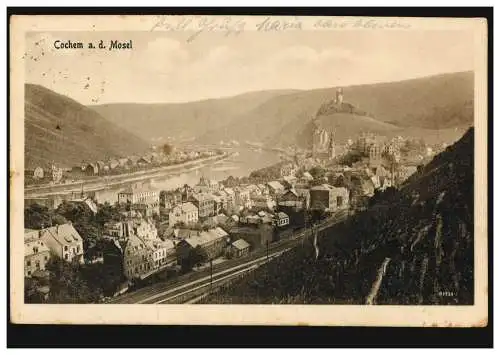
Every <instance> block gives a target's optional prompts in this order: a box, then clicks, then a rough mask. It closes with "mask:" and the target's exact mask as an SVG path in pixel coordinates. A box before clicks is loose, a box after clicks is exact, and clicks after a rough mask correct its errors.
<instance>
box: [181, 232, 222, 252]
mask: <svg viewBox="0 0 500 355" xmlns="http://www.w3.org/2000/svg"><path fill="white" fill-rule="evenodd" d="M228 236H229V234H227V233H226V231H224V230H223V229H222V228H220V227H217V228H214V229H209V230H208V231H201V232H199V234H197V235H195V236H191V237H189V238H186V239H184V241H185V242H186V243H188V244H189V245H190V246H191V247H193V248H196V247H197V246H198V245H199V246H203V245H205V244H208V243H212V242H214V241H216V240H219V239H221V238H225V237H228Z"/></svg>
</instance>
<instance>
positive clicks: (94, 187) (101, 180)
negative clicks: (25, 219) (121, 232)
mask: <svg viewBox="0 0 500 355" xmlns="http://www.w3.org/2000/svg"><path fill="white" fill-rule="evenodd" d="M233 155H234V153H223V154H219V155H216V156H212V157H207V158H202V159H197V160H192V161H189V162H184V163H181V164H176V165H169V166H165V167H159V168H154V169H148V170H142V171H136V172H133V173H127V174H120V175H115V176H105V177H98V178H93V179H89V180H81V181H76V182H72V183H68V184H58V185H48V186H47V185H46V186H41V187H40V186H37V187H26V188H25V189H24V195H25V198H39V197H44V196H51V195H61V194H70V193H72V192H78V191H80V190H81V189H82V188H83V189H84V190H85V191H98V190H103V189H105V188H112V187H117V186H120V185H123V184H127V183H133V182H138V181H142V180H148V179H153V178H160V177H165V176H168V175H173V174H180V173H184V172H189V171H192V170H195V169H199V168H202V167H204V166H207V165H210V164H213V163H216V162H220V161H223V160H225V159H228V158H230V157H232V156H233Z"/></svg>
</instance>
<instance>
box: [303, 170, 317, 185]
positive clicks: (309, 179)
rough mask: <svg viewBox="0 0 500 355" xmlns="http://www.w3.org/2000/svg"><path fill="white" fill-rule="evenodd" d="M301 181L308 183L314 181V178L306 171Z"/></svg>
mask: <svg viewBox="0 0 500 355" xmlns="http://www.w3.org/2000/svg"><path fill="white" fill-rule="evenodd" d="M301 180H303V181H304V182H305V183H310V182H312V181H313V180H314V177H313V176H312V175H311V173H310V172H309V171H306V172H305V173H304V174H302V177H301Z"/></svg>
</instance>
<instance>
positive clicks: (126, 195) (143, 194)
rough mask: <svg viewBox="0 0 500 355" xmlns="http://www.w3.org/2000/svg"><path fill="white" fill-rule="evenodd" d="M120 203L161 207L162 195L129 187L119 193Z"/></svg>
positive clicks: (153, 191) (154, 191)
mask: <svg viewBox="0 0 500 355" xmlns="http://www.w3.org/2000/svg"><path fill="white" fill-rule="evenodd" d="M118 203H119V204H120V205H124V204H127V203H131V204H139V203H141V204H152V205H157V206H159V205H160V194H159V193H158V191H156V190H148V189H142V188H135V187H129V188H127V189H125V190H123V191H121V192H119V193H118Z"/></svg>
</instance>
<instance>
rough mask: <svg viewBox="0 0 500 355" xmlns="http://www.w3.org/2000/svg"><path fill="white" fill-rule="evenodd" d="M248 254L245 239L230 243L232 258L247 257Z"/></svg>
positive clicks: (248, 248)
mask: <svg viewBox="0 0 500 355" xmlns="http://www.w3.org/2000/svg"><path fill="white" fill-rule="evenodd" d="M249 252H250V244H248V243H247V242H246V241H245V239H238V240H236V241H234V242H232V243H231V249H230V254H231V256H232V257H234V258H239V257H241V256H245V255H248V253H249Z"/></svg>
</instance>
